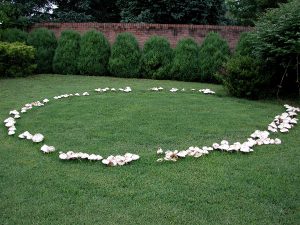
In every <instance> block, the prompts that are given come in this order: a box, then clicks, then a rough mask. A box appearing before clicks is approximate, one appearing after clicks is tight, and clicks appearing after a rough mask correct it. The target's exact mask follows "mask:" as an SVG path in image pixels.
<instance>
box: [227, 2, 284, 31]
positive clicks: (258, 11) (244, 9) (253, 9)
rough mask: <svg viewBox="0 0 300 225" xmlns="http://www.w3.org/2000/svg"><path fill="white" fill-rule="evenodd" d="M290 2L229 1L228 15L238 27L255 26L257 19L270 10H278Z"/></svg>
mask: <svg viewBox="0 0 300 225" xmlns="http://www.w3.org/2000/svg"><path fill="white" fill-rule="evenodd" d="M286 2H288V0H227V1H226V4H227V7H228V11H229V13H228V15H229V17H230V18H231V19H233V20H234V21H235V23H237V24H238V25H244V26H254V25H255V22H256V21H257V19H258V18H259V17H260V16H261V15H262V14H263V13H264V12H265V11H266V10H267V9H269V8H276V7H278V6H279V4H280V3H286Z"/></svg>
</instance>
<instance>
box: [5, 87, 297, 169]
mask: <svg viewBox="0 0 300 225" xmlns="http://www.w3.org/2000/svg"><path fill="white" fill-rule="evenodd" d="M149 90H150V91H162V90H164V88H162V87H153V88H150V89H149ZM95 91H96V92H108V91H111V92H116V91H119V92H125V93H128V92H131V91H132V89H131V88H130V87H125V88H119V89H115V88H108V87H106V88H97V89H95ZM177 91H179V89H178V88H172V89H170V92H177ZM180 91H182V92H183V91H185V89H184V88H183V89H181V90H180ZM191 91H196V89H191ZM199 92H201V93H204V94H215V92H214V91H212V90H210V89H200V90H199ZM89 95H90V94H89V93H88V92H83V93H82V94H80V93H75V94H63V95H58V96H54V97H53V98H54V99H55V100H58V99H63V98H69V97H73V96H89ZM48 102H49V99H47V98H46V99H44V100H42V101H36V102H32V103H27V104H25V105H24V106H23V107H22V108H21V110H20V112H21V113H26V112H27V111H28V110H31V109H32V108H33V107H41V106H44V105H45V104H47V103H48ZM284 107H285V108H286V112H284V113H282V114H281V115H278V116H276V117H275V119H274V120H273V121H272V122H271V123H270V124H269V126H268V131H266V130H265V131H260V130H256V131H255V132H254V133H252V134H251V135H250V137H249V138H248V139H247V140H246V141H244V142H235V143H232V144H230V143H229V142H228V141H227V140H222V141H221V142H220V143H213V144H212V146H203V147H201V148H199V147H197V146H195V147H194V146H191V147H189V148H188V149H186V150H181V151H178V150H174V151H171V150H166V151H164V150H162V149H161V148H159V149H158V150H157V154H158V155H161V156H162V157H161V158H159V159H158V160H157V161H158V162H162V161H177V160H178V159H181V158H185V157H188V156H190V157H195V158H199V157H201V156H204V155H207V154H209V153H210V152H212V151H214V150H219V151H225V152H242V153H249V152H253V149H254V147H255V146H259V145H268V144H281V140H280V139H278V138H275V139H272V138H270V137H269V135H270V133H269V132H272V133H274V132H278V131H279V132H282V133H286V132H288V131H289V129H291V128H292V127H293V126H295V125H296V124H297V122H298V119H297V118H296V116H297V114H298V113H299V112H300V108H296V107H292V106H290V105H284ZM20 112H19V111H18V110H15V109H14V110H11V111H10V112H9V115H10V117H8V118H6V119H5V120H4V124H5V127H7V129H8V135H14V134H15V133H16V131H17V128H16V123H17V119H19V118H21V115H20ZM18 137H19V138H21V139H27V140H31V141H32V142H35V143H40V142H42V141H44V139H45V138H44V135H42V134H40V133H37V134H31V133H30V132H29V131H25V132H23V133H20V134H19V135H18ZM40 150H41V151H42V152H43V153H51V152H54V151H55V147H54V146H48V145H46V144H44V145H43V146H42V147H41V148H40ZM59 158H60V159H61V160H76V159H80V160H89V161H101V162H102V163H103V164H105V165H107V166H123V165H126V164H128V163H130V162H132V161H135V160H138V159H139V158H140V156H139V155H136V154H132V153H126V154H125V155H116V156H113V155H110V156H108V157H107V158H105V159H104V158H103V157H102V156H101V155H96V154H87V153H83V152H73V151H68V152H66V153H64V152H60V153H59Z"/></svg>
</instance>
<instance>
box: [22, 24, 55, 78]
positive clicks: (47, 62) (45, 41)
mask: <svg viewBox="0 0 300 225" xmlns="http://www.w3.org/2000/svg"><path fill="white" fill-rule="evenodd" d="M27 42H28V44H29V45H32V46H33V47H34V48H35V49H36V63H37V72H38V73H52V63H53V57H54V53H55V49H56V47H57V41H56V37H55V35H54V33H53V31H50V30H48V29H45V28H39V29H36V30H34V31H32V32H31V33H29V35H28V40H27Z"/></svg>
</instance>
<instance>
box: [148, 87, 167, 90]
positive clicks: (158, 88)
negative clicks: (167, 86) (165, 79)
mask: <svg viewBox="0 0 300 225" xmlns="http://www.w3.org/2000/svg"><path fill="white" fill-rule="evenodd" d="M149 90H150V91H162V90H164V88H162V87H153V88H150V89H149Z"/></svg>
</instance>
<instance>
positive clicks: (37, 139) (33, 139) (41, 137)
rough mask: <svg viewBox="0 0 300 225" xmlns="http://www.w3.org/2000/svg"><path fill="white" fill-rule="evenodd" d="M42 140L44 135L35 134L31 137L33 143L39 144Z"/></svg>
mask: <svg viewBox="0 0 300 225" xmlns="http://www.w3.org/2000/svg"><path fill="white" fill-rule="evenodd" d="M43 140H44V135H42V134H35V135H33V136H32V141H33V142H36V143H39V142H42V141H43Z"/></svg>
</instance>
